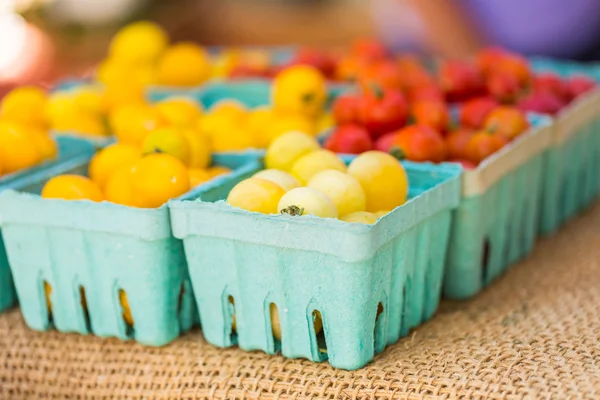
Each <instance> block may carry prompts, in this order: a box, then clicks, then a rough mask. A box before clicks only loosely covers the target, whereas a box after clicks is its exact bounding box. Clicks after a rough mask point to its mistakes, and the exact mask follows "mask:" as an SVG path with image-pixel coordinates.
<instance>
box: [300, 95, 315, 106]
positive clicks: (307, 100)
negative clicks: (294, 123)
mask: <svg viewBox="0 0 600 400" xmlns="http://www.w3.org/2000/svg"><path fill="white" fill-rule="evenodd" d="M314 99H315V94H314V93H305V94H304V95H303V96H302V102H303V103H305V104H310V103H312V102H313V101H314Z"/></svg>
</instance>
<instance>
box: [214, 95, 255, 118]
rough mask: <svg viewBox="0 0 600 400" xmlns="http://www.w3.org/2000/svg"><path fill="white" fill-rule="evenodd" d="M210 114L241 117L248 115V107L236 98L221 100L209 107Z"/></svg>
mask: <svg viewBox="0 0 600 400" xmlns="http://www.w3.org/2000/svg"><path fill="white" fill-rule="evenodd" d="M209 111H210V114H211V115H220V116H225V117H227V118H231V119H242V118H245V117H246V116H248V109H246V107H245V106H244V105H243V104H242V103H240V102H239V101H237V100H230V99H227V100H221V101H219V102H217V103H215V104H213V105H212V107H211V108H210V110H209Z"/></svg>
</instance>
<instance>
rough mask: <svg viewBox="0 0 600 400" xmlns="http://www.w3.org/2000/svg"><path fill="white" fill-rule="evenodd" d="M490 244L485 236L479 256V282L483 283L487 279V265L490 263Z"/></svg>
mask: <svg viewBox="0 0 600 400" xmlns="http://www.w3.org/2000/svg"><path fill="white" fill-rule="evenodd" d="M490 253H491V244H490V239H488V238H486V239H485V240H484V241H483V252H482V256H481V282H482V284H483V285H485V284H486V282H487V281H488V274H489V265H490Z"/></svg>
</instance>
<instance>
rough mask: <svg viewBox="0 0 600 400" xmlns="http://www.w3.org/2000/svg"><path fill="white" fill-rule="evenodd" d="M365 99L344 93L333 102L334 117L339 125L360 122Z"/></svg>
mask: <svg viewBox="0 0 600 400" xmlns="http://www.w3.org/2000/svg"><path fill="white" fill-rule="evenodd" d="M362 103H363V99H362V98H361V97H359V96H356V95H342V96H339V97H338V98H337V99H335V101H334V103H333V118H334V119H335V121H336V123H337V125H344V124H352V123H358V122H360V119H361V109H362Z"/></svg>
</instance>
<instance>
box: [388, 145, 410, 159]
mask: <svg viewBox="0 0 600 400" xmlns="http://www.w3.org/2000/svg"><path fill="white" fill-rule="evenodd" d="M388 153H390V155H391V156H392V157H394V158H396V159H397V160H398V161H402V160H404V159H406V154H405V153H404V151H403V150H402V149H401V148H400V147H398V146H393V147H391V148H390V150H389V151H388Z"/></svg>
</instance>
